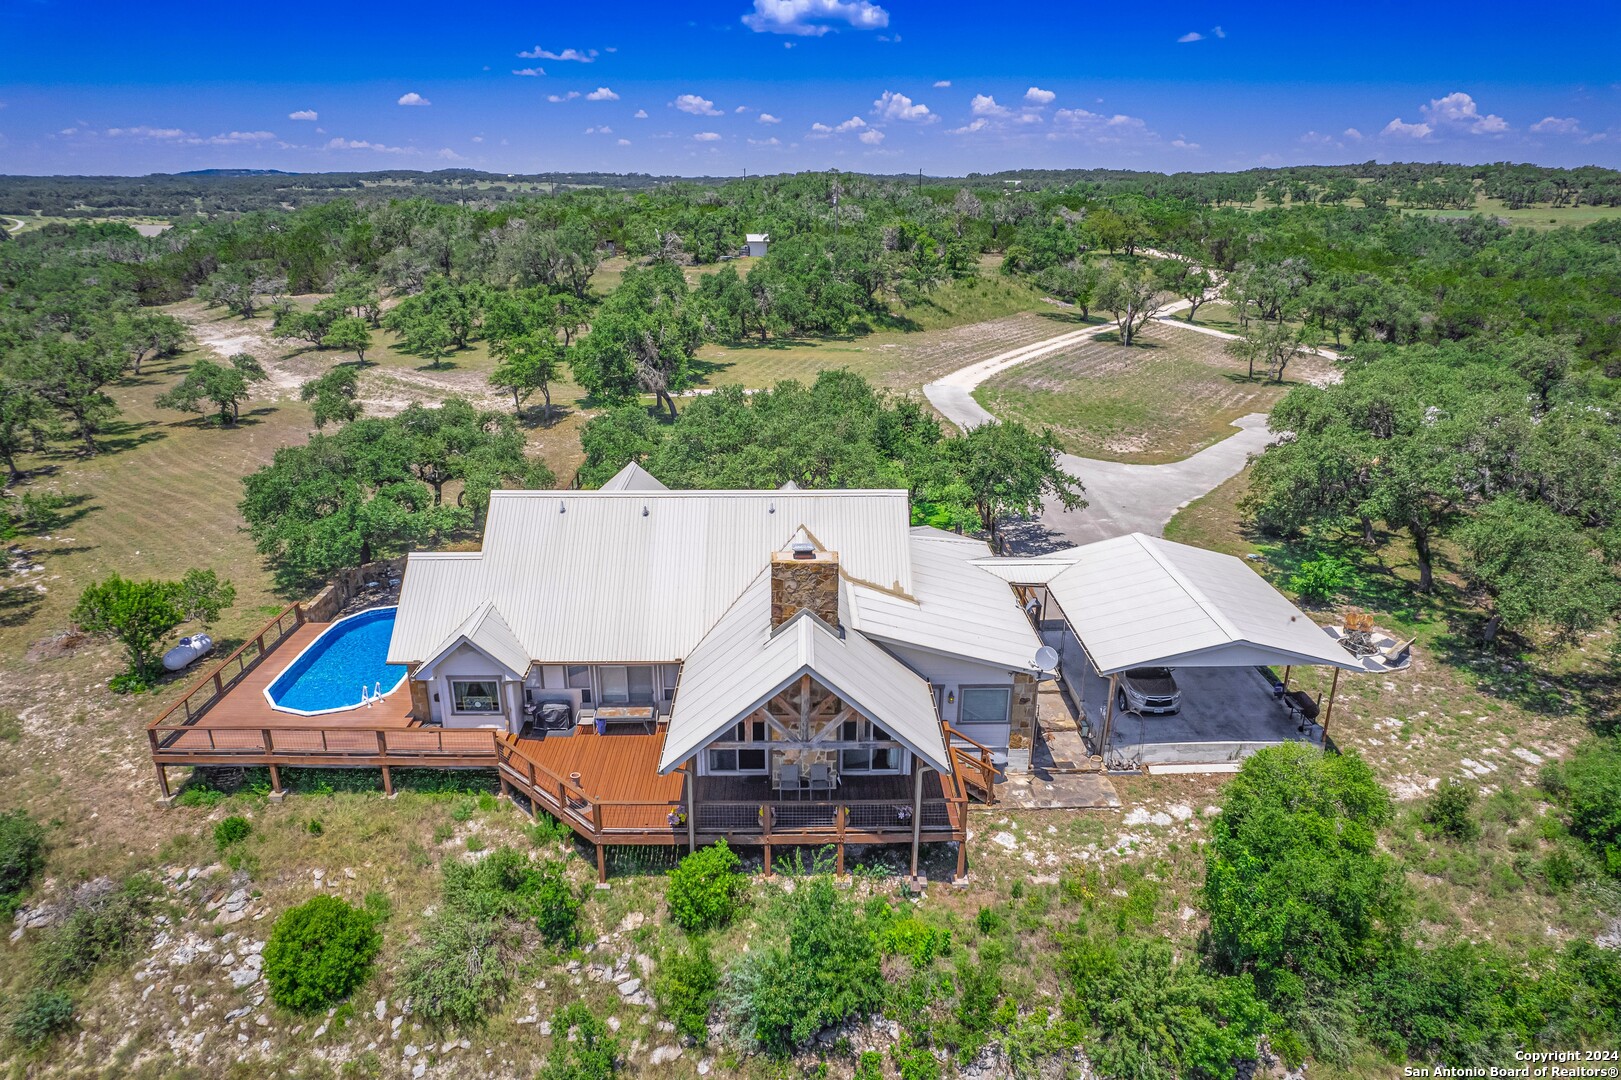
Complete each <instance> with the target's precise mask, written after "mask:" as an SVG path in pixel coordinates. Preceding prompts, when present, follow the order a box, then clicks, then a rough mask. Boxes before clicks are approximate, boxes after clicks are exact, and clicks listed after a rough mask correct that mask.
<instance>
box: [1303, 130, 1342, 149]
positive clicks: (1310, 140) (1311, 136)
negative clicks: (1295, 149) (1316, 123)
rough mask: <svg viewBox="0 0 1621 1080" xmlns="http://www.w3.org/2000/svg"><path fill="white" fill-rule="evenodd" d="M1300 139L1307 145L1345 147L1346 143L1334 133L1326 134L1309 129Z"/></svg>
mask: <svg viewBox="0 0 1621 1080" xmlns="http://www.w3.org/2000/svg"><path fill="white" fill-rule="evenodd" d="M1300 141H1301V142H1302V143H1303V144H1305V145H1306V146H1330V147H1335V148H1344V146H1345V144H1344V143H1342V142H1340V141H1339V140H1338V139H1336V138H1335V137H1334V136H1332V135H1324V134H1323V133H1322V132H1320V131H1308V132H1306V133H1305V134H1304V135H1302V136H1300Z"/></svg>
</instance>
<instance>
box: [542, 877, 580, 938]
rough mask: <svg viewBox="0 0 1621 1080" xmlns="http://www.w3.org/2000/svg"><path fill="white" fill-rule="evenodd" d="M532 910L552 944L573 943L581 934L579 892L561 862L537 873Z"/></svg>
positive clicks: (545, 936)
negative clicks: (570, 882)
mask: <svg viewBox="0 0 1621 1080" xmlns="http://www.w3.org/2000/svg"><path fill="white" fill-rule="evenodd" d="M532 905H533V906H532V910H533V911H534V913H535V926H536V927H538V928H539V929H540V936H541V937H543V938H545V939H546V943H547V944H549V945H572V944H574V941H575V939H576V938H577V937H578V936H579V922H580V894H579V893H578V892H577V891H576V890H575V889H574V887H573V886H572V885H570V884H569V883H568V878H567V876H565V874H564V872H563V866H562V864H561V863H556V862H548V863H545V864H544V865H542V866H541V867H540V869H539V870H537V871H536V872H535V882H534V892H533V900H532Z"/></svg>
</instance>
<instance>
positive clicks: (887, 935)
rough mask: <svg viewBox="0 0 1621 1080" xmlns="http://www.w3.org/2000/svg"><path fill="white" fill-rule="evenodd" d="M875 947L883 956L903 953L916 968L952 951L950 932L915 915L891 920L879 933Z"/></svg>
mask: <svg viewBox="0 0 1621 1080" xmlns="http://www.w3.org/2000/svg"><path fill="white" fill-rule="evenodd" d="M878 948H879V951H880V952H882V953H883V954H884V955H885V956H904V957H906V958H907V959H909V960H911V961H912V966H913V967H916V968H926V967H928V966H929V965H930V964H932V963H934V958H935V957H937V956H945V955H947V954H949V953H950V952H951V932H950V931H949V930H941V929H940V928H939V927H937V926H930V925H929V924H928V923H926V922H924V921H923V920H922V919H919V918H918V917H917V916H916V915H903V916H901V917H899V918H896V919H891V920H890V921H889V922H888V923H887V924H886V925H885V926H884V928H883V930H881V931H880V932H879V934H878Z"/></svg>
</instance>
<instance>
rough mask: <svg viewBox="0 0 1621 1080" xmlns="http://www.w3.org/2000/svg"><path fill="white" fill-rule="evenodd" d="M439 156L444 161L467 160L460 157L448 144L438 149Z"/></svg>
mask: <svg viewBox="0 0 1621 1080" xmlns="http://www.w3.org/2000/svg"><path fill="white" fill-rule="evenodd" d="M439 157H440V158H442V159H443V160H445V161H466V160H467V159H466V158H464V157H462V156H461V155H460V154H458V153H456V151H454V150H452V149H451V148H450V147H448V146H447V147H445V148H444V149H442V150H440V151H439Z"/></svg>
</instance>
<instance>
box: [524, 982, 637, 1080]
mask: <svg viewBox="0 0 1621 1080" xmlns="http://www.w3.org/2000/svg"><path fill="white" fill-rule="evenodd" d="M571 1036H572V1037H571ZM618 1059H619V1040H618V1039H615V1038H614V1037H613V1036H612V1035H609V1034H608V1029H607V1028H606V1027H605V1026H604V1025H603V1023H602V1021H601V1020H598V1019H597V1018H596V1016H594V1015H593V1014H592V1012H591V1010H590V1009H588V1008H586V1007H585V1006H584V1005H583V1004H581V1003H580V1002H578V1001H576V1002H574V1003H573V1004H570V1005H565V1006H564V1007H563V1008H561V1009H558V1010H557V1011H556V1012H555V1013H553V1014H552V1049H551V1052H550V1053H548V1054H547V1055H546V1063H545V1064H544V1065H542V1066H541V1067H540V1074H539V1080H612V1078H613V1076H614V1074H615V1073H617V1072H618V1071H619V1060H618Z"/></svg>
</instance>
